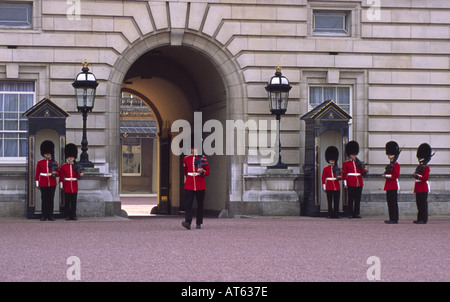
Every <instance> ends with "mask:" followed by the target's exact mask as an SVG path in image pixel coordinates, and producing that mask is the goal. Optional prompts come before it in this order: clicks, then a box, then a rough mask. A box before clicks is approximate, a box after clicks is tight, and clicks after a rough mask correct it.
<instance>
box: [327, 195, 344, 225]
mask: <svg viewBox="0 0 450 302" xmlns="http://www.w3.org/2000/svg"><path fill="white" fill-rule="evenodd" d="M340 198H341V191H332V190H328V191H327V201H328V217H334V218H337V217H338V216H339V200H340ZM333 205H334V207H333Z"/></svg>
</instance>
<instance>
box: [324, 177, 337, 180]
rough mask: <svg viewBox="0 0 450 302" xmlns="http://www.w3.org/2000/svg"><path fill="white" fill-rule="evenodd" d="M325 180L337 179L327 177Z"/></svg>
mask: <svg viewBox="0 0 450 302" xmlns="http://www.w3.org/2000/svg"><path fill="white" fill-rule="evenodd" d="M325 180H337V178H336V177H327V178H326V179H325Z"/></svg>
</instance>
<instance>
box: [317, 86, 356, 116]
mask: <svg viewBox="0 0 450 302" xmlns="http://www.w3.org/2000/svg"><path fill="white" fill-rule="evenodd" d="M329 100H333V101H334V102H335V103H336V104H338V105H339V106H341V108H342V109H344V110H345V111H346V112H347V113H348V114H350V115H351V112H350V87H345V86H344V87H343V86H321V87H318V86H310V87H309V105H310V106H311V107H312V108H314V107H316V106H318V105H320V104H321V103H323V102H325V101H329Z"/></svg>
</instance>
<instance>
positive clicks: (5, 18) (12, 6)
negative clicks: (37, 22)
mask: <svg viewBox="0 0 450 302" xmlns="http://www.w3.org/2000/svg"><path fill="white" fill-rule="evenodd" d="M32 26H33V5H32V3H0V28H1V27H11V28H32Z"/></svg>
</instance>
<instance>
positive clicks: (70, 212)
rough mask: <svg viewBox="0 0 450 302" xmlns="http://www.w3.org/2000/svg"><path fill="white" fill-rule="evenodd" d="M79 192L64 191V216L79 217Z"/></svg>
mask: <svg viewBox="0 0 450 302" xmlns="http://www.w3.org/2000/svg"><path fill="white" fill-rule="evenodd" d="M77 194H78V193H65V192H64V202H65V207H64V216H65V217H67V218H70V219H73V218H75V217H77Z"/></svg>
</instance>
